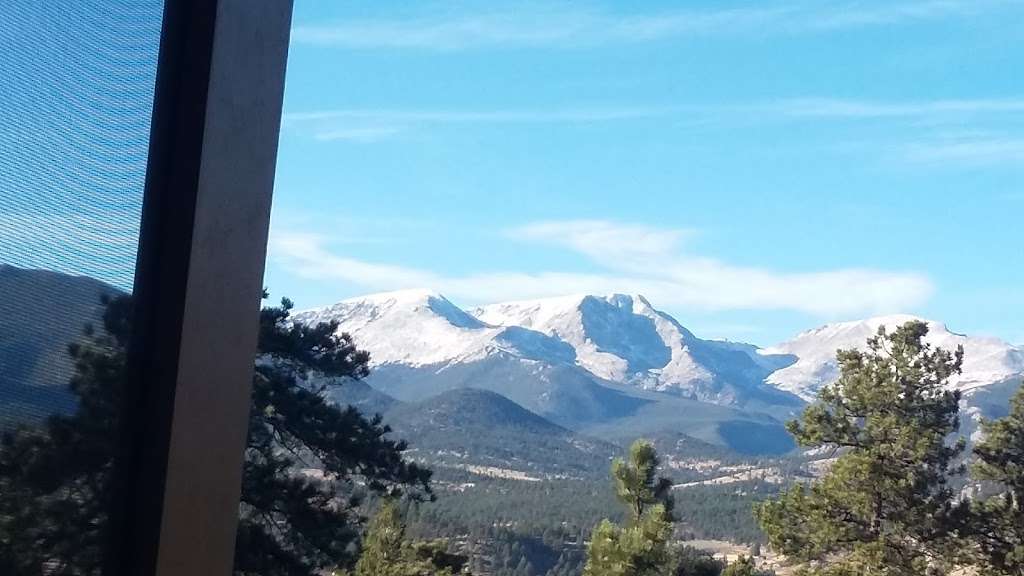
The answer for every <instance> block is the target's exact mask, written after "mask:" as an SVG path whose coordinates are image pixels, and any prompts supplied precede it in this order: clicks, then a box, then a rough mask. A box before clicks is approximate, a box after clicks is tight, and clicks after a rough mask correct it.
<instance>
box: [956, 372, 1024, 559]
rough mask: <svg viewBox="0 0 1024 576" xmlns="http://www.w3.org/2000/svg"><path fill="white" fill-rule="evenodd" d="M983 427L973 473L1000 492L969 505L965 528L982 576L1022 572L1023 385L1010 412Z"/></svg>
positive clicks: (1023, 481) (1023, 524) (1013, 400)
mask: <svg viewBox="0 0 1024 576" xmlns="http://www.w3.org/2000/svg"><path fill="white" fill-rule="evenodd" d="M983 431H984V438H983V439H982V440H981V442H979V443H978V444H977V445H976V446H975V447H974V454H975V456H976V457H977V460H978V462H977V463H976V464H975V466H974V467H973V469H972V472H973V475H974V477H975V478H977V479H978V480H983V481H989V482H994V483H996V485H997V486H998V487H999V488H1000V489H1001V490H1002V493H1001V494H999V495H997V496H993V497H991V498H988V499H985V500H983V501H980V502H972V503H971V506H970V513H969V518H970V525H969V526H968V527H967V529H966V530H965V532H966V533H967V536H968V540H969V542H970V543H971V544H973V545H974V547H975V550H976V552H978V553H980V559H979V562H980V563H981V564H982V565H983V567H984V570H985V572H984V573H985V574H993V575H1001V576H1024V387H1021V388H1020V389H1019V390H1017V393H1016V394H1015V395H1014V397H1013V399H1012V400H1011V401H1010V413H1009V415H1008V416H1006V417H1005V418H1002V419H1000V420H996V421H994V422H986V423H985V424H984V425H983Z"/></svg>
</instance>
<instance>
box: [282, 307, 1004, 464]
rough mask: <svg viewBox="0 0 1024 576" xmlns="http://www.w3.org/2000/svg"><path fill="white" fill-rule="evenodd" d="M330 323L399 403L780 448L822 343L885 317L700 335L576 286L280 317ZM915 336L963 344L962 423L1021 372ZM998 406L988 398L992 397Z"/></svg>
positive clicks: (609, 434)
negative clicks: (795, 331)
mask: <svg viewBox="0 0 1024 576" xmlns="http://www.w3.org/2000/svg"><path fill="white" fill-rule="evenodd" d="M294 319H295V321H297V322H306V323H315V322H321V321H337V322H338V323H339V330H340V331H343V332H348V333H350V334H351V335H352V336H353V338H354V339H355V341H356V343H357V345H358V346H360V347H362V348H364V349H366V350H368V351H369V352H370V354H371V362H372V365H373V371H372V375H371V377H370V378H369V379H368V383H369V384H370V385H371V386H372V387H373V388H375V389H377V390H380V391H382V392H385V393H387V394H388V395H390V396H393V397H394V398H396V399H398V400H400V401H406V402H416V401H422V400H425V399H427V398H429V397H432V396H435V395H437V394H439V393H442V392H445V391H448V390H455V389H460V388H478V389H486V390H490V391H492V392H495V393H498V394H501V395H502V396H505V397H506V398H508V399H510V400H512V401H514V402H515V403H517V404H519V405H520V406H522V407H524V408H526V409H528V410H530V411H532V412H534V413H536V414H538V415H540V416H543V417H544V418H546V419H548V420H550V421H552V422H554V423H557V424H559V425H561V426H564V427H566V428H568V429H572V430H575V431H579V432H583V433H587V434H590V435H592V436H596V437H599V438H604V439H607V440H613V441H620V440H624V439H626V438H628V437H632V436H637V435H642V434H647V435H655V434H665V433H681V434H685V435H687V436H690V437H693V438H696V439H699V440H701V441H706V442H711V443H713V444H719V445H723V446H728V447H729V448H731V449H733V450H736V451H740V452H754V453H773V452H780V451H784V450H787V449H789V448H791V447H792V444H791V443H790V442H789V439H788V436H787V435H786V433H785V432H784V430H783V429H782V425H781V422H782V421H783V420H785V419H787V418H789V417H791V416H793V415H795V414H797V413H798V412H799V411H800V410H801V409H802V408H803V406H804V405H806V403H807V402H808V401H811V400H813V398H814V395H815V394H816V392H817V391H818V390H819V389H820V388H821V387H822V386H824V385H826V384H828V383H830V382H833V381H835V379H836V378H837V377H838V367H837V365H836V362H835V352H836V350H837V349H840V348H843V349H848V348H860V349H863V348H864V347H865V342H866V340H867V338H868V337H870V336H872V335H874V334H875V333H876V332H877V330H878V327H879V326H882V325H884V326H886V327H887V328H888V329H890V330H892V329H894V328H895V327H897V326H899V325H901V324H903V323H905V322H907V321H909V320H912V319H915V317H913V316H906V315H894V316H883V317H876V318H870V319H866V320H859V321H855V322H844V323H837V324H829V325H826V326H823V327H820V328H817V329H814V330H810V331H807V332H804V333H802V334H800V335H798V336H797V337H796V338H794V339H793V340H790V341H788V342H784V343H781V344H778V345H776V346H772V347H769V348H759V347H757V346H754V345H751V344H744V343H737V342H728V341H720V340H705V339H701V338H699V337H697V336H696V335H694V334H693V333H692V332H691V331H689V330H687V329H686V328H685V327H683V325H682V324H680V323H679V322H678V321H677V320H675V319H674V318H672V317H671V316H669V315H668V314H666V313H664V312H661V311H658V310H657V309H655V308H654V306H652V304H651V303H650V302H648V301H647V300H646V299H645V298H643V297H642V296H638V295H622V294H615V295H609V296H598V295H580V296H567V297H561V298H551V299H544V300H532V301H521V302H509V303H500V304H493V305H488V306H483V307H479V308H475V309H472V310H463V309H461V308H459V307H458V306H456V305H455V304H453V303H452V302H450V301H449V300H448V299H446V298H445V297H444V296H443V295H441V294H438V293H436V292H432V291H429V290H405V291H399V292H389V293H382V294H373V295H369V296H364V297H359V298H351V299H348V300H344V301H341V302H339V303H337V304H334V305H332V306H327V307H324V308H318V309H314V310H306V311H302V312H298V313H296V314H295V315H294ZM926 322H927V323H928V326H929V330H930V333H929V336H928V341H929V342H931V343H932V344H934V345H935V346H939V347H943V348H949V349H952V348H955V347H956V346H957V345H963V346H964V349H965V353H966V358H965V362H964V372H963V374H962V375H960V376H958V377H957V378H956V379H954V381H953V382H951V385H952V386H954V387H956V388H958V389H961V390H963V391H964V393H965V406H964V408H965V410H966V414H967V418H965V424H966V431H967V432H968V433H972V432H973V431H974V429H975V428H976V425H977V421H978V419H979V418H980V417H982V416H998V415H1000V414H999V410H1000V409H1003V410H1005V405H1006V399H1007V398H1008V395H1009V394H1010V393H1012V391H1013V390H1014V389H1015V388H1016V387H1017V386H1018V385H1019V383H1020V380H1021V379H1022V378H1024V350H1022V349H1021V348H1020V347H1016V346H1012V345H1010V344H1008V343H1006V342H1002V341H1000V340H997V339H993V338H976V337H969V336H965V335H961V334H956V333H953V332H950V331H949V330H948V329H946V327H945V326H943V325H942V324H939V323H937V322H933V321H927V320H926ZM1001 406H1002V408H1000V407H1001Z"/></svg>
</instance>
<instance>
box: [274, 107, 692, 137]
mask: <svg viewBox="0 0 1024 576" xmlns="http://www.w3.org/2000/svg"><path fill="white" fill-rule="evenodd" d="M679 110H680V108H670V107H664V106H634V107H629V106H617V107H599V106H585V105H581V106H574V107H569V108H554V109H546V110H544V109H533V110H530V109H504V110H425V109H424V110H415V109H393V110H381V109H378V110H373V109H331V110H314V111H306V112H288V113H285V114H284V117H283V123H284V126H285V127H289V128H296V127H300V128H302V129H304V130H311V131H312V135H313V138H315V139H317V140H321V141H335V140H347V141H353V142H377V141H380V140H384V139H386V138H391V137H394V136H397V135H399V134H402V133H405V132H409V131H412V130H416V129H420V128H423V127H425V126H439V125H452V124H477V125H479V124H592V123H596V122H614V121H623V120H639V119H645V118H656V117H661V116H667V115H669V114H672V113H676V112H678V111H679Z"/></svg>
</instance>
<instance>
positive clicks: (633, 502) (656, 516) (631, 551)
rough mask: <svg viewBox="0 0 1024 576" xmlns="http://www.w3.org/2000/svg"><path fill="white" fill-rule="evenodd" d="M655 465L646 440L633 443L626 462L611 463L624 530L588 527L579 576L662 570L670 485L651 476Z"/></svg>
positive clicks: (640, 575) (605, 524)
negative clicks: (624, 519)
mask: <svg viewBox="0 0 1024 576" xmlns="http://www.w3.org/2000/svg"><path fill="white" fill-rule="evenodd" d="M658 464H659V462H658V455H657V452H656V451H655V449H654V445H653V444H652V443H650V442H648V441H646V440H637V441H636V442H634V443H633V445H632V447H630V450H629V459H628V461H625V460H622V459H616V460H615V462H614V463H613V464H612V478H613V480H614V483H615V494H616V496H617V497H618V498H619V501H620V502H622V503H623V504H624V505H625V506H626V508H627V509H628V510H629V517H628V520H627V523H626V525H625V526H624V527H619V526H616V525H615V524H614V523H612V522H611V521H610V520H607V519H605V520H603V521H602V522H601V523H600V524H598V525H597V527H596V528H594V531H593V534H592V535H591V539H590V540H591V541H590V546H589V548H588V550H587V564H586V567H585V568H584V571H583V573H584V575H585V576H646V575H654V574H660V573H662V571H663V570H665V568H666V567H667V565H668V563H669V553H668V549H667V543H668V539H669V537H670V536H671V535H672V521H673V518H672V497H671V494H670V491H671V488H672V483H671V481H670V480H668V479H667V478H659V477H657V476H656V474H657V468H658Z"/></svg>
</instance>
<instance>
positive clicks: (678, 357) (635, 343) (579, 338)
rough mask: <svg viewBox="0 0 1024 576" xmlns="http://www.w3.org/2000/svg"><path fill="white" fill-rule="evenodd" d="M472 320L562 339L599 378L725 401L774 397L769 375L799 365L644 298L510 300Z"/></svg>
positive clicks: (782, 399) (478, 311)
mask: <svg viewBox="0 0 1024 576" xmlns="http://www.w3.org/2000/svg"><path fill="white" fill-rule="evenodd" d="M473 315H474V316H476V317H477V318H478V319H479V320H481V321H483V322H485V323H487V324H490V325H501V326H521V327H523V328H528V329H530V330H535V331H539V332H542V333H544V334H548V335H550V336H553V337H555V338H558V339H559V340H562V341H564V342H566V343H568V344H569V345H570V346H572V347H573V348H574V349H575V351H576V362H577V364H579V365H580V366H581V367H583V368H585V369H586V370H588V371H590V372H591V373H593V374H594V375H596V376H598V377H600V378H604V379H607V380H612V381H615V382H620V383H627V384H633V385H637V386H640V387H642V388H645V389H650V390H657V391H662V392H675V393H680V394H682V395H685V396H691V397H695V398H698V399H701V400H707V401H714V402H719V403H725V404H742V403H745V402H746V401H747V400H748V399H750V397H759V396H765V395H767V396H772V394H773V393H774V392H775V391H774V390H771V388H770V387H767V386H764V385H763V380H764V378H765V377H766V376H767V375H768V374H769V373H770V372H771V371H772V370H773V369H775V368H778V367H779V366H782V365H786V364H788V363H789V362H792V361H793V359H792V358H788V357H786V358H782V359H781V360H780V358H779V357H775V356H771V355H759V356H758V355H754V354H752V353H751V352H750V351H749V350H746V349H743V346H746V345H739V344H735V343H731V342H718V341H713V340H702V339H700V338H697V337H696V336H695V335H694V334H693V333H692V332H690V331H689V330H687V329H686V328H684V327H683V326H682V325H680V324H679V323H678V322H677V321H676V320H675V319H673V318H672V317H671V316H669V315H668V314H665V313H663V312H660V311H658V310H655V309H654V307H652V306H651V304H650V302H648V301H647V300H646V299H645V298H644V297H643V296H639V295H637V296H628V295H623V294H613V295H610V296H593V295H580V296H567V297H560V298H550V299H544V300H530V301H521V302H506V303H500V304H492V305H489V306H483V307H480V308H477V309H476V310H474V311H473ZM750 348H753V347H750ZM754 358H757V361H755V360H754ZM786 396H787V395H778V394H775V396H774V397H773V398H772V399H771V401H774V402H778V403H781V404H787V403H792V402H791V401H795V399H792V398H786ZM762 399H763V398H762Z"/></svg>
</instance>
